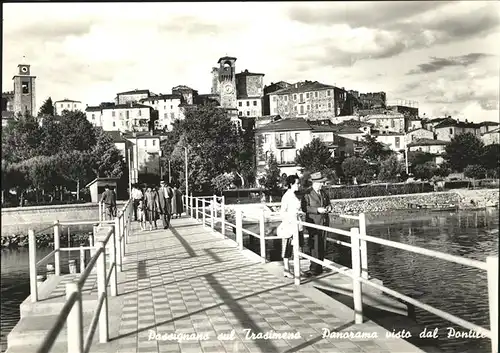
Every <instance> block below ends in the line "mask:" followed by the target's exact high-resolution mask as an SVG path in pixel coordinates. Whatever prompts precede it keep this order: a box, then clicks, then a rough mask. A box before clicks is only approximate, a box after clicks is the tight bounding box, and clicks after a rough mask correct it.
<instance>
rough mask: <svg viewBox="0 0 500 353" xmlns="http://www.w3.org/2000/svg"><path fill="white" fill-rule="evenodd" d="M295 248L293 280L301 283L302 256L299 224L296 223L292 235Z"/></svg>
mask: <svg viewBox="0 0 500 353" xmlns="http://www.w3.org/2000/svg"><path fill="white" fill-rule="evenodd" d="M292 248H293V282H294V283H295V285H297V286H298V285H300V256H299V225H298V223H296V224H295V226H294V227H293V235H292Z"/></svg>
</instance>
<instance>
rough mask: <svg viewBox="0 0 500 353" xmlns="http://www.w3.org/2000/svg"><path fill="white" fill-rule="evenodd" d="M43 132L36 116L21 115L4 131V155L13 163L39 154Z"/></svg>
mask: <svg viewBox="0 0 500 353" xmlns="http://www.w3.org/2000/svg"><path fill="white" fill-rule="evenodd" d="M41 137H42V134H41V130H40V126H39V125H38V121H37V120H36V118H34V117H32V116H30V115H29V114H25V115H20V116H19V120H17V121H15V122H13V123H12V124H9V125H8V126H7V127H5V128H4V129H3V131H2V155H3V158H5V160H6V161H8V162H11V163H17V162H21V161H24V160H27V159H30V158H32V157H35V156H37V155H38V154H39V149H40V140H41Z"/></svg>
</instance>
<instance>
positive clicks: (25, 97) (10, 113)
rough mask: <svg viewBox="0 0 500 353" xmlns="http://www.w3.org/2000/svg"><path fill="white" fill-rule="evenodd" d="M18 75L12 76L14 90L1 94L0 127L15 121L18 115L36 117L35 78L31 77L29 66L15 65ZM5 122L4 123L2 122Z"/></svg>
mask: <svg viewBox="0 0 500 353" xmlns="http://www.w3.org/2000/svg"><path fill="white" fill-rule="evenodd" d="M17 68H18V74H17V75H14V77H13V78H12V80H13V81H14V90H13V91H10V92H3V93H2V126H5V125H6V123H7V121H9V120H12V119H15V117H16V116H17V115H18V114H23V115H24V114H26V113H28V114H31V115H33V116H36V113H37V112H36V89H35V80H36V76H33V75H31V72H30V65H25V64H19V65H17ZM4 120H5V121H4Z"/></svg>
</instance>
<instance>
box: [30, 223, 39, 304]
mask: <svg viewBox="0 0 500 353" xmlns="http://www.w3.org/2000/svg"><path fill="white" fill-rule="evenodd" d="M28 256H29V261H30V295H31V302H32V303H36V302H37V301H38V285H37V283H36V275H37V273H36V238H35V231H34V230H33V229H30V230H28Z"/></svg>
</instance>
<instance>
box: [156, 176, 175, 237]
mask: <svg viewBox="0 0 500 353" xmlns="http://www.w3.org/2000/svg"><path fill="white" fill-rule="evenodd" d="M158 196H159V200H158V201H159V203H160V212H161V215H162V223H163V228H164V229H167V228H168V227H169V226H170V215H171V214H172V206H171V199H172V196H173V190H172V188H171V187H170V186H166V185H165V182H164V181H163V180H162V181H160V190H158Z"/></svg>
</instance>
